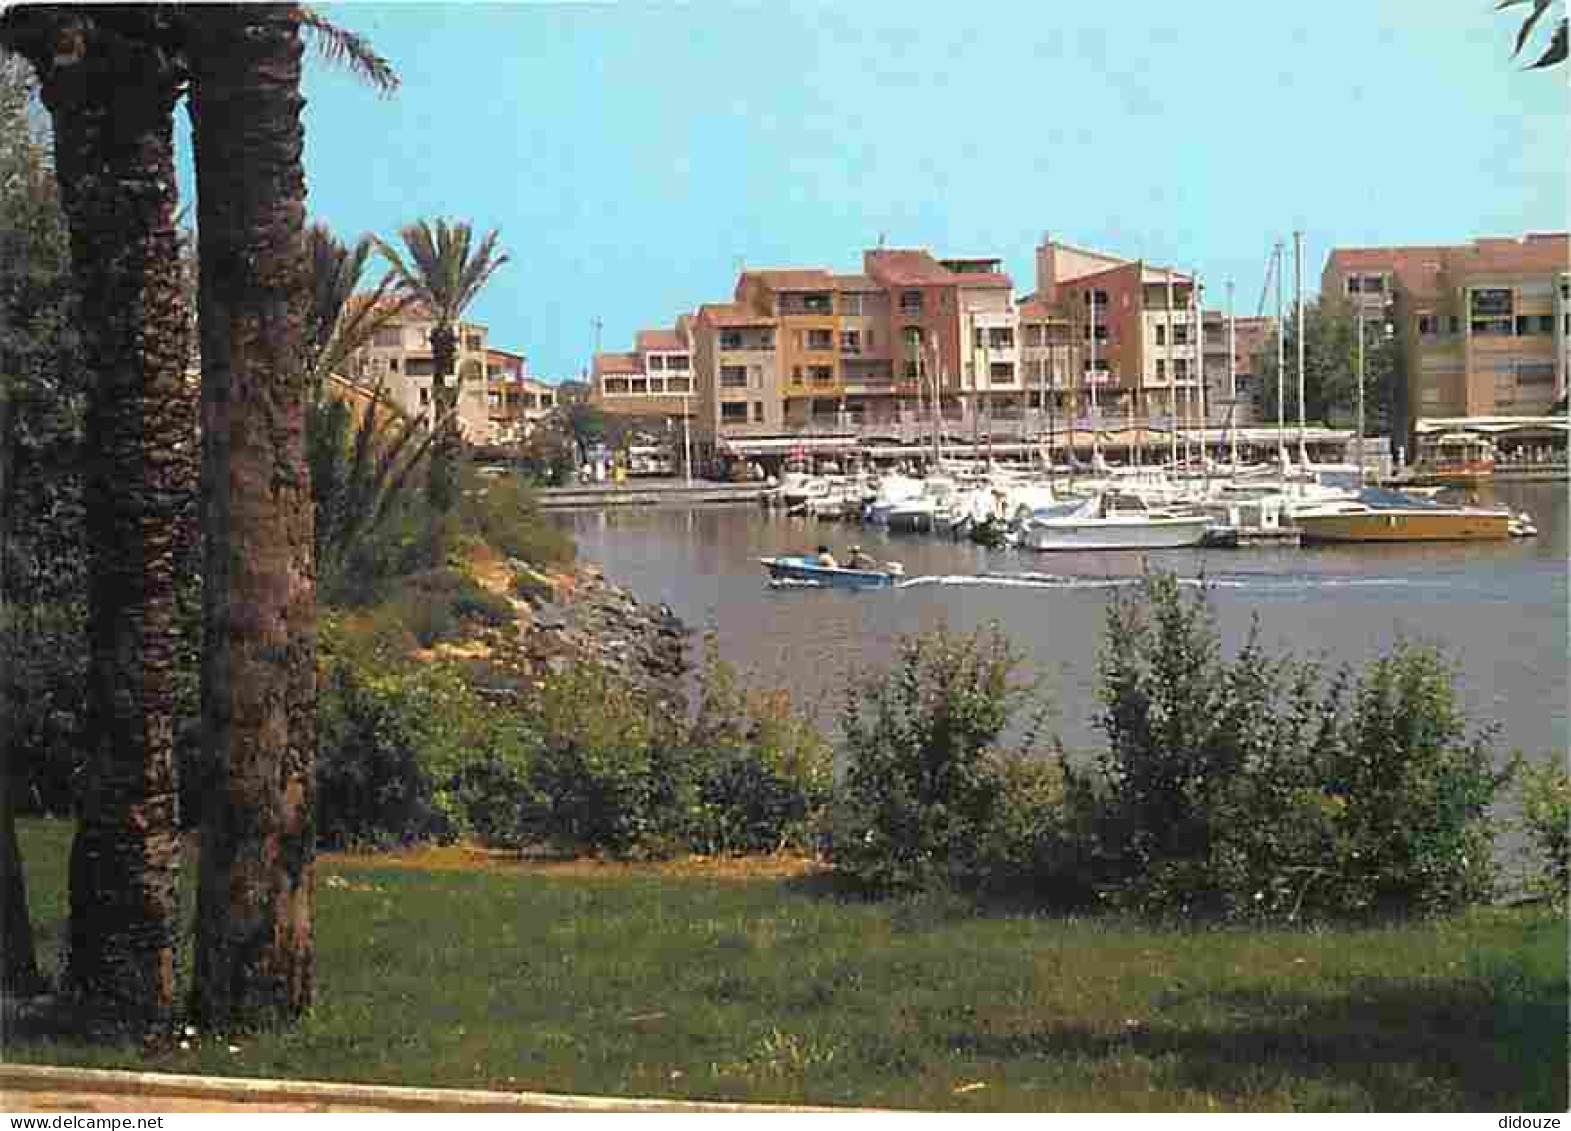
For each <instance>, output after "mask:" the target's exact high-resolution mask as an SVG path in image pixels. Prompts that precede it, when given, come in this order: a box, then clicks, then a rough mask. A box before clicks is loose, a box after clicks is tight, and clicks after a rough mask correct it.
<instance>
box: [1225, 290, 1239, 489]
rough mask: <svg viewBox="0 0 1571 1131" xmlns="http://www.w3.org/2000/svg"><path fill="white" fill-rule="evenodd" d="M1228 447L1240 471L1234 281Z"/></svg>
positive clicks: (1230, 312) (1229, 326)
mask: <svg viewBox="0 0 1571 1131" xmlns="http://www.w3.org/2000/svg"><path fill="white" fill-rule="evenodd" d="M1227 400H1228V408H1227V447H1228V459H1229V460H1230V461H1231V462H1232V464H1233V470H1234V472H1237V471H1238V326H1237V324H1236V322H1235V320H1234V317H1233V281H1232V280H1231V279H1229V280H1228V281H1227Z"/></svg>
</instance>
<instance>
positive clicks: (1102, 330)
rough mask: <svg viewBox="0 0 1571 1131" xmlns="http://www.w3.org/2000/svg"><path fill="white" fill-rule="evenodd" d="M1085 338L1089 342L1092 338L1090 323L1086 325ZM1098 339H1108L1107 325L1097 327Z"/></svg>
mask: <svg viewBox="0 0 1571 1131" xmlns="http://www.w3.org/2000/svg"><path fill="white" fill-rule="evenodd" d="M1085 339H1086V341H1088V342H1089V341H1090V340H1091V327H1090V326H1089V325H1088V326H1086V327H1085ZM1096 340H1097V341H1099V342H1105V341H1107V327H1106V326H1102V325H1098V326H1097V328H1096Z"/></svg>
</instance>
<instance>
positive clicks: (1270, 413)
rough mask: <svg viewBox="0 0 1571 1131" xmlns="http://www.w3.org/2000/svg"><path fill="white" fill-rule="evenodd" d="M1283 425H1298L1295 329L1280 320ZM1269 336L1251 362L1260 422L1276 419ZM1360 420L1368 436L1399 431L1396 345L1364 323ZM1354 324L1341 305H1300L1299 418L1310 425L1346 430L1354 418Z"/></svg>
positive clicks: (1376, 325) (1381, 328) (1374, 323)
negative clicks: (1301, 378) (1282, 333)
mask: <svg viewBox="0 0 1571 1131" xmlns="http://www.w3.org/2000/svg"><path fill="white" fill-rule="evenodd" d="M1285 321H1286V323H1287V325H1286V327H1285V337H1284V340H1283V351H1282V352H1283V356H1284V357H1285V358H1286V359H1287V368H1286V370H1285V371H1284V373H1283V380H1282V388H1283V392H1284V394H1285V404H1284V411H1283V413H1282V415H1283V419H1284V420H1286V422H1287V423H1288V425H1289V426H1291V425H1293V424H1295V423H1297V421H1298V360H1297V359H1298V325H1297V320H1296V319H1295V318H1293V317H1291V316H1289V317H1288V318H1286V319H1285ZM1276 332H1277V331H1273V335H1272V337H1270V338H1268V339H1267V340H1266V343H1265V344H1264V345H1263V346H1262V347H1261V350H1260V353H1259V354H1258V355H1257V356H1256V360H1255V372H1256V373H1258V374H1259V381H1258V384H1257V386H1256V394H1255V395H1256V406H1257V408H1258V410H1259V413H1260V418H1261V419H1262V420H1268V421H1272V422H1274V421H1275V420H1276V413H1277V364H1276V358H1277V345H1276V337H1275V333H1276ZM1364 343H1365V344H1364V420H1365V428H1366V430H1367V431H1368V432H1369V433H1371V434H1374V433H1379V432H1386V431H1389V430H1390V429H1391V428H1392V426H1393V424H1395V425H1396V426H1398V427H1400V425H1401V412H1402V405H1401V397H1402V395H1403V384H1402V382H1403V377H1402V373H1401V352H1400V344H1399V341H1398V339H1397V337H1396V335H1395V334H1394V333H1393V332H1391V331H1390V330H1388V328H1387V326H1386V324H1385V323H1384V322H1381V321H1378V320H1375V319H1365V322H1364ZM1357 358H1358V319H1357V318H1356V317H1355V316H1354V314H1353V310H1352V308H1351V307H1350V306H1349V305H1348V304H1347V303H1345V302H1342V301H1340V300H1335V299H1328V298H1326V297H1324V296H1322V297H1321V298H1319V299H1311V300H1309V301H1307V302H1305V304H1304V405H1305V412H1304V418H1305V420H1307V421H1308V422H1309V423H1311V424H1315V423H1320V424H1328V425H1336V426H1342V427H1345V426H1350V425H1351V424H1352V423H1353V422H1354V421H1355V420H1356V419H1357V413H1358V368H1357V365H1358V361H1357Z"/></svg>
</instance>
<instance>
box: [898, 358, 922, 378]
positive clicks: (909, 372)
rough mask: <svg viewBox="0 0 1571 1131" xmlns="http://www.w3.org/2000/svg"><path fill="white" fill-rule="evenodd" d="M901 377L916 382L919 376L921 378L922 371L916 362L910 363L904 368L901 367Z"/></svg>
mask: <svg viewBox="0 0 1571 1131" xmlns="http://www.w3.org/2000/svg"><path fill="white" fill-rule="evenodd" d="M900 375H901V376H902V377H904V378H905V379H906V380H907V381H915V380H916V379H917V378H918V377H919V376H921V371H920V370H919V369H918V368H917V364H916V362H914V361H908V362H906V363H905V364H904V365H903V366H901V368H900Z"/></svg>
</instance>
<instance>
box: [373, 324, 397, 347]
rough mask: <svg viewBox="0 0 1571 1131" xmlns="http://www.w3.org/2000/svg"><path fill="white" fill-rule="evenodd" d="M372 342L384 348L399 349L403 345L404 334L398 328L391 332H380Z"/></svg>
mask: <svg viewBox="0 0 1571 1131" xmlns="http://www.w3.org/2000/svg"><path fill="white" fill-rule="evenodd" d="M371 340H372V341H373V342H375V343H376V344H377V345H379V346H382V347H384V348H391V349H397V348H398V347H399V346H400V345H402V344H403V340H404V332H403V331H402V330H400V329H398V327H396V326H395V327H393V328H392V329H391V330H378V331H377V332H376V336H375V337H374V338H372V339H371Z"/></svg>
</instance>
